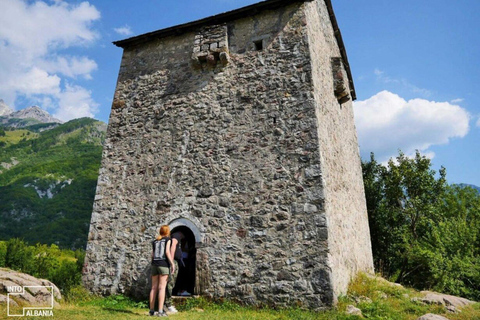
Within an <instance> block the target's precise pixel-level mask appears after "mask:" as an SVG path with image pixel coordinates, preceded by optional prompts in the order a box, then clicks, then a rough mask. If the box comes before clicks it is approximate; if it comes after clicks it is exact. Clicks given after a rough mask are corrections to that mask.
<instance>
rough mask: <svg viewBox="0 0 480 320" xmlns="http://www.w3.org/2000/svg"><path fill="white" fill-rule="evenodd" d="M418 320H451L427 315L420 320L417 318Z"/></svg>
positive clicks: (436, 315) (430, 314) (435, 315)
mask: <svg viewBox="0 0 480 320" xmlns="http://www.w3.org/2000/svg"><path fill="white" fill-rule="evenodd" d="M417 320H449V319H448V318H445V317H443V316H439V315H438V314H433V313H427V314H425V315H423V316H421V317H420V318H417Z"/></svg>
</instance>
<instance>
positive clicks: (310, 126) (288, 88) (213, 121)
mask: <svg viewBox="0 0 480 320" xmlns="http://www.w3.org/2000/svg"><path fill="white" fill-rule="evenodd" d="M308 5H309V4H308ZM306 6H307V4H293V5H289V6H287V7H284V8H282V9H279V10H277V11H266V12H263V13H260V14H258V15H255V16H252V17H248V18H245V19H241V20H237V21H232V22H230V23H227V25H226V26H218V27H213V30H216V32H219V31H218V30H221V29H222V30H223V28H226V31H227V36H228V39H227V40H228V42H227V43H228V48H224V49H222V51H221V52H224V53H225V54H226V55H227V56H226V57H225V58H226V60H221V59H218V60H217V61H216V63H212V62H210V63H208V59H207V61H201V60H203V59H200V61H198V60H196V59H195V57H196V56H195V55H192V53H194V52H195V51H194V48H195V41H197V45H198V40H199V39H200V37H199V36H198V35H199V34H202V37H203V38H205V30H206V29H202V30H197V31H194V32H190V33H185V34H182V35H179V36H176V37H169V38H163V39H158V40H154V41H150V42H148V43H145V44H142V45H138V46H136V47H131V48H127V49H125V51H124V55H123V58H122V65H121V68H120V74H119V79H118V83H117V88H116V92H115V97H114V102H113V105H112V112H111V116H110V121H109V128H108V131H107V140H106V143H105V148H104V153H103V160H102V168H101V170H100V176H99V180H98V186H97V195H96V198H95V204H94V212H93V214H92V222H91V227H90V233H89V242H88V246H87V255H86V260H85V267H84V276H83V280H84V283H85V284H86V286H87V287H88V288H89V289H91V290H92V291H94V292H97V293H102V294H112V293H127V294H131V295H136V296H143V297H145V296H147V294H148V290H149V287H148V286H149V284H148V280H149V264H150V254H151V245H150V242H151V241H152V240H153V238H154V236H155V234H156V232H157V230H158V227H159V226H160V225H162V224H171V225H172V224H175V223H179V221H188V222H189V224H191V225H192V226H194V228H195V229H196V230H197V231H198V234H199V235H198V237H197V239H196V242H197V243H196V247H197V274H196V292H195V293H196V294H202V295H207V296H212V297H227V298H234V299H238V300H240V301H243V302H245V303H251V304H258V303H265V304H271V305H276V306H292V305H294V304H301V305H304V306H307V307H309V308H323V307H328V306H331V305H332V304H333V303H334V301H335V296H334V289H335V286H336V284H334V283H333V281H334V280H335V277H337V278H338V275H337V273H338V272H337V271H336V270H332V267H335V268H337V267H338V268H342V271H341V272H343V270H344V269H345V268H348V267H349V266H347V267H343V266H342V265H341V264H340V263H339V261H338V260H339V258H338V257H337V255H343V256H344V257H345V258H347V263H350V262H352V263H353V262H354V260H355V259H350V258H349V257H347V256H346V255H347V254H351V252H350V251H345V252H343V253H339V254H337V251H339V250H338V245H336V243H337V242H339V241H341V239H343V236H344V235H345V236H346V235H352V234H351V232H350V231H348V232H346V233H344V234H342V236H339V237H338V239H340V240H338V241H337V240H334V241H333V242H332V241H330V240H329V237H331V236H332V233H331V231H329V230H328V228H327V227H330V226H331V225H332V222H331V220H333V221H335V222H334V232H337V231H339V229H341V224H338V223H337V221H336V219H337V220H343V219H346V218H347V216H349V215H352V216H355V215H356V214H357V211H358V212H360V211H361V209H362V208H360V209H358V208H359V207H361V206H362V204H363V205H364V202H363V203H361V201H360V200H359V199H360V197H361V195H358V196H353V195H352V196H347V195H346V194H345V191H350V192H360V191H361V190H359V188H358V182H357V181H354V182H353V184H354V185H355V188H347V189H342V190H341V194H339V195H338V196H335V195H334V192H335V190H337V186H336V185H332V186H328V183H334V180H335V179H336V178H339V179H340V180H341V181H340V182H339V183H340V184H341V185H343V184H344V183H345V182H347V181H348V179H358V175H357V173H358V171H355V172H354V174H353V175H352V174H351V173H350V172H346V171H345V170H346V169H347V168H348V166H350V165H352V166H355V165H358V166H359V162H358V161H359V160H358V159H352V160H351V161H350V162H347V161H348V157H349V156H350V155H352V153H351V148H353V144H354V143H356V141H354V140H355V139H353V138H352V137H350V136H348V135H350V134H352V126H353V118H351V105H348V108H350V111H345V115H344V116H343V117H344V120H345V123H342V122H339V123H336V121H338V119H339V117H337V116H336V117H335V119H332V120H329V119H326V118H325V115H322V114H320V113H321V108H323V106H324V104H329V106H328V107H327V109H328V110H330V109H331V108H334V107H336V108H340V106H339V105H338V102H337V103H336V104H335V103H333V100H332V97H331V95H333V84H328V81H330V82H332V83H333V79H332V77H331V65H330V63H328V64H325V65H319V64H312V59H311V54H312V53H315V54H316V52H315V50H311V49H310V48H309V41H311V38H312V35H311V32H312V30H311V27H312V26H309V25H308V23H311V22H310V20H309V19H310V17H309V14H310V15H311V13H309V14H307V15H305V11H304V10H305V8H307V7H306ZM307 13H308V11H307ZM320 13H321V14H322V15H321V16H320V17H318V18H319V19H320V20H321V21H322V23H323V24H329V23H330V22H329V18H328V14H326V13H325V12H322V11H320ZM322 27H325V26H322ZM325 32H326V33H329V32H330V31H329V30H326V31H325ZM207 36H208V35H207ZM203 38H202V39H203ZM258 41H262V48H263V49H262V50H259V51H255V49H256V48H257V49H258V47H257V45H258ZM255 42H257V45H255ZM213 49H215V48H213ZM205 50H210V47H209V48H208V49H207V48H206V47H205ZM329 50H330V49H329ZM197 52H198V51H197ZM208 52H211V50H210V51H208ZM207 55H208V54H207ZM212 55H213V54H212ZM218 57H220V56H218ZM204 62H206V63H204ZM312 66H313V67H314V68H315V70H312ZM329 70H330V71H329ZM312 72H313V75H314V76H318V75H325V76H326V75H328V76H330V78H329V80H327V79H325V80H324V82H325V83H323V82H322V83H321V84H319V82H318V81H316V80H315V81H313V80H312ZM322 81H323V80H322ZM323 89H328V90H331V92H329V93H315V92H314V90H323ZM325 97H327V99H328V100H326V101H325V102H321V101H322V100H321V99H324V98H325ZM315 99H317V101H315ZM333 99H334V96H333ZM330 104H331V105H330ZM342 108H345V109H347V107H342ZM342 110H343V109H342ZM342 119H343V118H342ZM332 123H335V125H336V126H338V127H335V128H332V127H331V125H332ZM325 124H326V125H327V127H326V128H320V127H321V126H324V125H325ZM339 127H341V128H339ZM330 130H333V131H330ZM338 131H340V133H338ZM332 132H335V133H332ZM353 134H354V132H353ZM322 135H323V136H322ZM343 135H345V136H343ZM344 138H346V140H342V139H344ZM340 140H342V141H340ZM344 141H346V143H348V144H350V145H351V146H350V147H348V148H346V151H347V152H350V153H349V154H347V155H346V156H341V157H343V158H342V162H341V164H339V166H341V167H340V168H339V169H341V170H342V171H341V172H339V173H338V174H337V173H335V174H334V173H332V172H331V171H332V170H336V169H337V168H336V167H335V166H334V165H333V164H332V162H333V161H334V160H333V159H332V158H330V157H331V156H333V157H335V156H338V155H337V154H330V153H338V152H343V151H344V150H343V149H342V148H341V147H340V149H338V148H337V147H336V146H335V147H332V149H333V150H335V151H332V152H330V151H329V150H330V148H329V147H322V145H321V144H322V143H338V144H340V145H341V144H342V143H344ZM357 148H358V147H357ZM357 151H358V150H357ZM353 155H354V154H353ZM357 157H358V154H357ZM325 159H326V160H325ZM323 162H325V163H327V164H328V167H327V168H324V167H323ZM342 175H345V177H343V176H342ZM360 179H361V175H360ZM360 183H361V180H360ZM325 191H328V193H326V192H325ZM328 196H331V197H332V199H333V200H330V199H328V198H327V197H328ZM337 198H338V199H337ZM350 200H352V201H354V202H355V203H354V204H351V205H350V204H346V203H340V204H338V205H337V204H334V203H332V202H335V201H350ZM337 207H342V208H345V211H341V212H340V210H337ZM336 213H340V214H341V217H339V218H336V217H334V216H333V215H334V214H336ZM355 219H356V218H355ZM357 220H359V219H357ZM357 220H355V221H354V222H352V223H351V224H355V222H358V221H357ZM337 224H338V225H337ZM367 227H368V225H367ZM349 228H350V222H349ZM363 231H365V230H362V232H363ZM367 231H368V230H367ZM335 237H337V236H335ZM359 238H361V237H359ZM335 239H337V238H335ZM331 242H332V243H333V244H332V243H331ZM329 246H330V247H329ZM331 248H333V251H334V252H330V253H329V250H332V249H331ZM332 258H333V262H330V261H329V259H332ZM352 268H355V266H352ZM349 274H350V273H349ZM334 276H335V277H334ZM342 285H343V284H342Z"/></svg>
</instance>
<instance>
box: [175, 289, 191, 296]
mask: <svg viewBox="0 0 480 320" xmlns="http://www.w3.org/2000/svg"><path fill="white" fill-rule="evenodd" d="M178 295H180V296H183V297H188V296H191V295H192V294H191V293H190V292H187V291H186V290H183V291H182V292H180V293H179V294H178Z"/></svg>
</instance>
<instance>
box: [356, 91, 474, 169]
mask: <svg viewBox="0 0 480 320" xmlns="http://www.w3.org/2000/svg"><path fill="white" fill-rule="evenodd" d="M354 111H355V124H356V127H357V132H358V139H359V144H360V150H361V153H362V157H363V158H367V157H368V156H369V154H370V152H374V153H375V156H376V158H377V159H378V160H379V161H381V162H383V161H386V160H388V159H389V158H390V157H394V156H396V155H398V150H399V149H400V150H402V151H403V152H404V153H405V154H406V155H411V154H414V153H415V150H417V149H418V150H420V151H421V152H422V153H423V154H428V155H429V156H430V157H433V156H434V154H433V152H432V151H431V150H428V148H430V147H431V146H433V145H439V144H446V143H448V142H449V141H450V139H452V138H461V137H464V136H465V135H466V134H467V133H468V130H469V119H470V116H469V114H468V112H467V111H466V110H465V109H463V108H461V107H460V106H458V105H454V104H451V103H448V102H435V101H428V100H425V99H412V100H409V101H406V100H405V99H403V98H401V97H400V96H398V95H396V94H394V93H391V92H389V91H382V92H379V93H377V94H376V95H374V96H373V97H371V98H369V99H367V100H364V101H356V102H355V103H354Z"/></svg>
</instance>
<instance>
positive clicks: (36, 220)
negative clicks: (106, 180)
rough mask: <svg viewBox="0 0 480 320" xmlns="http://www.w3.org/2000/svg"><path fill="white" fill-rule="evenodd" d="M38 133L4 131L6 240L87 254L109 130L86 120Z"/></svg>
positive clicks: (1, 199) (0, 169)
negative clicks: (54, 246)
mask: <svg viewBox="0 0 480 320" xmlns="http://www.w3.org/2000/svg"><path fill="white" fill-rule="evenodd" d="M36 129H38V128H36V127H31V128H29V127H27V128H23V129H21V130H11V129H10V130H9V129H8V128H7V129H5V128H2V129H0V221H1V223H0V240H7V239H10V238H12V237H17V238H23V239H24V240H25V241H27V242H29V243H32V244H34V243H37V242H40V243H46V244H52V243H54V244H57V245H59V246H60V247H63V248H72V249H76V248H82V247H84V246H85V244H86V237H87V233H88V226H89V222H90V216H91V212H92V204H93V199H94V196H95V188H96V183H97V177H98V170H99V167H100V161H101V154H102V144H103V141H104V139H105V132H106V124H105V123H103V122H100V121H97V120H94V119H90V118H81V119H75V120H72V121H70V122H67V123H64V124H61V125H59V126H57V127H55V128H53V129H50V130H47V131H42V132H35V131H38V130H36Z"/></svg>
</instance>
